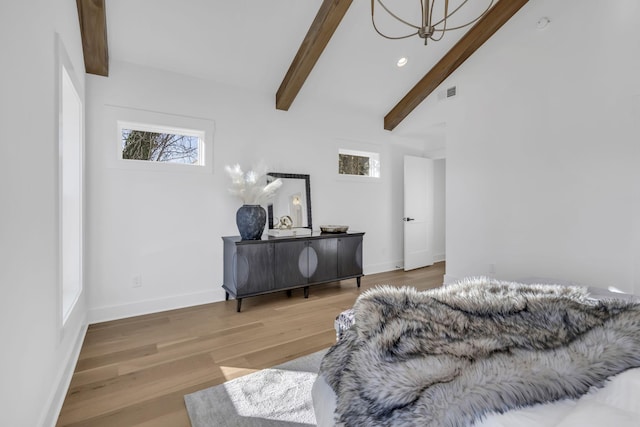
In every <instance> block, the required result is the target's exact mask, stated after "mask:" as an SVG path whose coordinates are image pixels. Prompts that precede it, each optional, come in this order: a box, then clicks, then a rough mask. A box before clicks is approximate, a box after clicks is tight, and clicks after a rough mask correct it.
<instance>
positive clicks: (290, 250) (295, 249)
mask: <svg viewBox="0 0 640 427" xmlns="http://www.w3.org/2000/svg"><path fill="white" fill-rule="evenodd" d="M308 252H309V251H308V247H307V242H306V241H293V242H278V243H276V244H275V272H276V273H275V282H276V283H275V286H276V288H282V289H284V288H290V287H293V286H299V285H306V284H307V282H308V280H307V278H308V277H309V274H308V270H309V264H308V259H309V256H308Z"/></svg>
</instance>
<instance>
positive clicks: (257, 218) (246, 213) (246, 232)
mask: <svg viewBox="0 0 640 427" xmlns="http://www.w3.org/2000/svg"><path fill="white" fill-rule="evenodd" d="M266 223H267V211H265V210H264V208H263V207H262V206H260V205H242V206H240V209H238V212H236V225H237V226H238V231H239V232H240V237H242V240H259V239H261V238H262V232H263V231H264V225H265V224H266Z"/></svg>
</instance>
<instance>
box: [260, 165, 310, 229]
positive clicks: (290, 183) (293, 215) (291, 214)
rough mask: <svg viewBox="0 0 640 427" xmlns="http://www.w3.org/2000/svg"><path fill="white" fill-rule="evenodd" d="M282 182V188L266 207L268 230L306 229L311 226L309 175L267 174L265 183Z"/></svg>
mask: <svg viewBox="0 0 640 427" xmlns="http://www.w3.org/2000/svg"><path fill="white" fill-rule="evenodd" d="M276 178H280V179H281V180H282V186H281V187H280V188H279V189H278V191H277V192H276V195H275V197H274V198H273V200H272V201H271V203H272V204H270V205H269V206H268V209H267V210H268V212H269V229H295V228H308V229H312V228H313V227H312V225H311V185H310V183H309V175H302V174H292V173H279V172H269V173H268V174H267V181H268V182H270V181H273V180H275V179H276Z"/></svg>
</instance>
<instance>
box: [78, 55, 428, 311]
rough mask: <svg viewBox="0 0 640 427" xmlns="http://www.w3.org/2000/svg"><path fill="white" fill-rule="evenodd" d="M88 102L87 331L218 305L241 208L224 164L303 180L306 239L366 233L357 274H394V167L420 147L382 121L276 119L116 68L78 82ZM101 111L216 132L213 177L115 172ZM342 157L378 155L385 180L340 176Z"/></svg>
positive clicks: (259, 97) (307, 109)
mask: <svg viewBox="0 0 640 427" xmlns="http://www.w3.org/2000/svg"><path fill="white" fill-rule="evenodd" d="M303 90H304V88H303ZM274 91H275V88H274ZM87 97H88V113H87V116H88V129H89V134H88V141H89V142H88V148H87V150H88V152H87V153H88V166H87V167H88V174H89V178H88V185H89V190H88V210H89V229H90V235H89V249H88V253H87V256H88V259H89V272H88V274H89V280H90V282H91V289H90V293H89V306H90V320H91V321H100V320H106V319H112V318H117V317H124V316H130V315H134V314H140V313H145V312H151V311H157V310H163V309H168V308H175V307H179V306H186V305H193V304H202V303H207V302H211V301H220V300H222V299H223V298H224V292H223V290H222V288H221V285H222V275H223V272H222V267H223V265H222V240H221V237H222V236H226V235H237V234H238V231H237V228H236V225H235V213H236V210H237V209H238V208H239V207H240V205H241V201H240V200H239V199H235V198H234V197H232V196H230V195H229V194H228V192H227V187H228V183H229V178H228V176H227V175H226V173H225V172H224V166H225V165H229V164H235V163H240V164H241V165H242V166H243V167H245V168H249V167H250V166H251V165H252V164H253V163H255V162H257V161H259V160H264V161H265V162H266V164H267V165H268V166H269V167H270V169H271V170H272V171H276V172H288V173H306V174H310V176H311V194H312V208H313V224H314V226H315V228H317V227H318V226H319V225H320V224H348V225H349V226H350V228H351V229H352V230H359V231H364V232H366V235H365V238H364V241H365V245H364V270H365V274H371V273H375V272H379V271H387V270H390V269H393V268H395V266H396V265H401V262H402V221H401V218H402V191H401V188H402V187H401V186H402V159H403V156H404V154H411V155H422V154H423V152H424V144H423V142H417V141H413V140H409V139H407V138H400V137H397V136H395V135H394V134H392V133H389V132H387V131H384V130H383V129H382V117H372V116H367V115H364V114H362V113H359V112H355V111H345V110H341V109H339V108H336V107H335V106H331V105H321V104H318V103H317V102H309V103H305V102H304V101H300V100H297V101H296V102H295V103H294V104H293V106H292V107H291V109H290V111H288V112H283V111H277V110H276V109H275V106H274V94H273V93H266V94H263V93H256V92H247V91H245V90H243V89H240V88H234V87H230V86H225V85H221V84H217V83H216V82H213V81H207V80H201V79H197V78H192V77H187V76H183V75H178V74H173V73H169V72H164V71H159V70H155V69H151V68H145V67H140V66H136V65H132V64H128V63H118V62H113V61H112V63H111V72H110V76H109V78H108V79H105V78H102V77H97V76H88V77H87ZM108 106H120V107H127V108H136V109H143V110H150V111H156V112H161V113H168V114H175V115H184V116H190V117H197V118H204V119H210V120H213V121H215V136H214V153H213V155H214V162H213V163H214V164H213V173H212V174H202V173H200V174H198V173H177V172H166V171H163V172H159V171H148V170H131V169H122V168H118V167H114V162H113V161H112V160H109V159H110V158H112V156H114V154H113V153H114V152H115V150H113V147H114V144H115V141H114V137H115V134H116V133H115V130H114V129H113V125H112V123H111V122H110V121H109V120H105V117H106V116H108V114H107V112H108V110H109V109H110V107H108ZM339 147H342V148H353V149H360V150H365V151H378V152H380V153H381V156H382V157H381V162H382V179H381V180H380V181H379V182H372V181H366V182H363V181H362V180H357V179H354V178H345V177H339V176H338V175H337V153H338V148H339ZM136 275H141V276H142V287H140V288H133V287H132V278H133V277H134V276H136ZM354 286H355V285H354Z"/></svg>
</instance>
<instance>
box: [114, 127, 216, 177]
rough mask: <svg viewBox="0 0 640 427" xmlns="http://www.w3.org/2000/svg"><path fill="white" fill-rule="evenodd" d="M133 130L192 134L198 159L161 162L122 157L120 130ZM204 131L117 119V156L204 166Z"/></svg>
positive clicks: (128, 160)
mask: <svg viewBox="0 0 640 427" xmlns="http://www.w3.org/2000/svg"><path fill="white" fill-rule="evenodd" d="M125 129H126V130H133V131H143V132H154V133H164V134H172V135H184V136H193V137H196V138H198V160H197V162H196V163H182V162H161V161H157V160H142V159H125V158H123V157H122V153H123V151H124V147H123V146H122V131H123V130H125ZM205 133H206V132H205V131H204V130H198V129H186V128H177V127H169V126H163V125H155V124H149V123H136V122H130V121H125V120H118V135H119V137H120V145H119V151H118V156H119V157H120V159H121V160H124V161H127V162H148V163H156V164H172V165H183V166H205V153H206V147H205Z"/></svg>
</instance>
